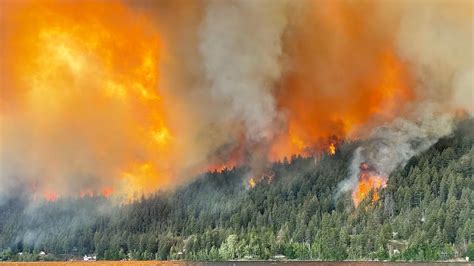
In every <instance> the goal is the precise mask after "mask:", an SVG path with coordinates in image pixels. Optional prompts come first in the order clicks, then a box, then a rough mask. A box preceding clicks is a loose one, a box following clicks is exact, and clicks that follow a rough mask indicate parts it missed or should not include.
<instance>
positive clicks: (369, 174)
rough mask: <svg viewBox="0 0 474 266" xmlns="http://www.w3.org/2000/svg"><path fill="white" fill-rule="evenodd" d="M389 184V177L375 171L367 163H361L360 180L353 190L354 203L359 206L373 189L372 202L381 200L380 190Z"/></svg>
mask: <svg viewBox="0 0 474 266" xmlns="http://www.w3.org/2000/svg"><path fill="white" fill-rule="evenodd" d="M386 186H387V177H385V176H381V175H378V174H376V173H375V171H374V170H373V169H372V168H371V167H370V166H369V165H368V164H367V163H362V164H361V165H360V172H359V182H358V184H357V186H356V188H355V189H354V191H353V192H352V200H353V202H354V205H355V206H356V207H357V206H359V204H360V202H361V201H362V200H364V199H365V198H366V197H367V196H368V195H369V192H370V191H372V199H371V200H372V202H376V201H378V200H379V198H380V196H379V194H378V190H380V189H381V188H384V187H386Z"/></svg>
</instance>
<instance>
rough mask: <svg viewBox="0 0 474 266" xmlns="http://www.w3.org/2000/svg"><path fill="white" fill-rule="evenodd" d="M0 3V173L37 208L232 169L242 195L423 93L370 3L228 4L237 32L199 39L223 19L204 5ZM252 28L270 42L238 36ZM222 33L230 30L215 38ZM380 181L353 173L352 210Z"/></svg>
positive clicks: (364, 131)
mask: <svg viewBox="0 0 474 266" xmlns="http://www.w3.org/2000/svg"><path fill="white" fill-rule="evenodd" d="M180 3H181V4H180ZM240 4H241V3H240V2H238V1H237V3H236V5H240ZM0 5H1V8H2V9H5V10H6V12H2V16H0V27H1V31H0V48H1V49H0V67H1V68H2V75H0V82H1V86H2V88H1V89H2V90H1V94H0V123H1V125H2V130H1V131H0V134H1V135H0V138H1V142H0V145H1V147H0V152H1V154H0V156H1V160H2V162H1V163H2V164H1V165H0V168H1V170H2V171H0V172H1V173H0V177H1V178H4V179H13V178H17V177H19V176H20V177H21V178H22V180H21V181H22V182H18V183H19V184H20V185H19V186H23V185H25V184H27V186H31V187H32V188H31V189H29V191H34V192H35V195H43V197H44V198H47V199H49V200H55V199H56V198H58V197H61V196H70V195H73V196H81V195H83V196H85V195H103V196H106V197H109V196H110V195H115V194H118V195H121V194H125V195H127V196H130V195H134V194H136V193H150V192H154V191H156V190H157V189H162V188H163V189H166V188H170V187H172V186H175V185H180V184H181V183H183V182H184V181H185V180H188V179H187V178H191V177H193V176H196V175H197V174H199V173H202V172H206V171H223V170H224V169H226V168H227V169H231V168H232V167H234V166H240V165H243V164H246V165H248V166H249V168H251V169H250V173H249V174H250V175H251V176H253V177H254V178H255V179H251V180H249V186H250V187H252V182H253V183H255V182H261V180H262V177H261V176H262V174H263V173H264V171H265V170H264V169H265V168H266V167H268V162H269V161H270V162H271V161H276V160H281V159H283V158H284V157H290V156H292V155H295V154H298V155H302V156H312V155H314V156H316V157H317V156H320V155H323V154H328V155H330V156H331V158H332V159H339V158H337V157H338V156H333V155H336V154H338V149H339V148H340V147H342V146H343V145H344V144H343V143H344V141H345V140H346V139H365V138H367V137H368V136H369V132H370V131H371V130H372V129H373V128H374V127H377V126H378V125H381V124H384V123H386V122H390V121H393V120H394V119H395V118H397V117H399V116H405V115H406V114H408V113H409V112H411V110H409V109H411V108H412V107H416V102H417V101H419V100H424V98H422V97H425V96H424V93H423V92H424V91H422V90H423V89H424V87H423V86H419V85H420V84H418V83H419V82H421V81H420V80H419V78H418V77H417V73H415V71H412V70H413V69H412V67H413V66H412V65H409V64H408V63H405V62H407V61H406V58H405V57H404V56H406V55H404V54H402V53H400V51H399V50H400V47H399V44H398V43H397V42H396V41H395V39H396V38H397V36H395V35H394V34H393V32H395V30H393V31H390V30H389V29H391V27H392V24H391V21H388V20H391V19H393V20H396V19H397V18H395V17H393V18H391V19H387V21H385V17H384V16H380V17H377V18H376V19H375V18H373V17H371V16H367V11H374V12H375V8H376V7H377V6H376V5H378V4H377V3H375V2H367V3H363V4H362V5H359V4H355V3H352V2H351V1H321V2H319V1H318V2H316V1H313V2H312V1H308V2H305V3H304V5H305V7H307V8H305V9H304V12H301V13H299V12H298V17H297V18H296V17H295V16H294V15H292V14H291V13H292V12H280V11H281V10H280V9H279V8H274V9H273V8H269V9H268V12H260V11H259V12H253V11H252V10H251V8H253V5H249V6H246V7H245V8H242V10H240V8H236V9H235V10H234V9H233V8H229V9H227V8H224V9H225V10H226V11H228V12H231V13H232V12H234V11H236V10H237V9H238V12H237V13H236V14H238V15H236V16H235V18H234V17H233V19H235V23H234V22H232V23H229V24H226V25H222V27H221V26H218V27H207V28H206V27H205V26H206V25H207V26H210V25H214V26H215V25H221V24H219V22H222V21H219V20H220V19H224V20H225V21H227V20H226V19H227V18H226V16H219V15H218V14H217V13H219V12H207V11H209V10H207V9H209V8H211V7H212V6H214V4H212V5H211V4H210V5H202V4H201V2H196V3H193V4H189V3H186V5H183V4H182V2H180V1H176V2H174V1H169V2H168V1H164V2H163V3H162V1H158V2H153V3H148V2H147V1H106V2H104V1H96V0H87V1H81V2H76V1H55V0H52V1H49V0H48V1H42V0H40V1H28V0H27V1H6V2H5V1H4V2H1V3H0ZM216 5H220V4H216ZM222 5H225V4H222ZM302 5H303V4H302ZM143 7H147V8H143ZM275 7H276V6H275ZM249 8H250V9H249ZM259 8H262V7H259ZM282 8H283V7H282ZM284 8H286V7H284ZM263 9H264V10H265V8H263ZM206 10H207V11H206ZM219 10H220V9H219ZM211 11H212V10H211ZM265 11H267V10H265ZM270 11H271V12H270ZM285 11H286V10H285ZM301 11H303V10H301ZM173 12H174V13H173ZM240 12H242V13H240ZM245 12H249V13H251V14H249V15H251V16H255V18H254V17H252V20H250V19H249V20H248V21H246V17H245V15H246V13H245ZM273 12H276V13H275V14H273ZM178 13H179V14H180V15H184V16H176V17H179V19H176V18H174V15H176V14H178ZM170 14H171V15H170ZM260 14H261V15H262V16H260ZM211 15H212V16H211ZM274 15H275V16H274ZM267 16H268V17H267ZM281 16H284V17H281ZM253 19H255V23H262V24H261V25H259V26H261V29H260V28H259V29H260V30H262V33H267V32H266V31H267V28H266V27H268V31H269V34H268V36H267V35H266V34H263V35H262V36H258V37H259V38H256V39H255V40H253V39H251V38H248V40H246V39H244V41H240V37H241V36H242V34H240V32H237V31H239V30H240V29H241V28H243V29H245V30H247V26H246V25H247V24H246V23H247V22H249V21H250V22H253ZM214 20H215V21H214ZM379 20H381V21H385V22H387V23H388V22H390V23H388V24H390V25H389V26H387V27H379V26H380V25H378V24H377V23H375V22H377V21H379ZM274 21H277V22H278V23H281V25H280V26H281V27H282V29H280V30H278V32H277V33H275V32H273V31H274V29H275V27H274V23H273V22H274ZM204 22H206V23H204ZM244 22H245V23H244ZM290 22H291V23H290ZM195 25H201V26H198V27H196V26H195ZM234 26H236V27H234ZM237 26H239V27H237ZM240 26H243V27H240ZM225 27H231V28H230V29H225ZM283 27H284V28H285V29H283ZM222 29H225V30H224V31H223V32H229V31H235V32H231V33H232V34H230V35H231V36H226V37H229V38H227V39H225V38H220V35H221V32H220V30H222ZM361 29H365V30H361ZM206 30H215V31H217V32H213V33H215V34H210V35H209V36H208V35H206V34H209V32H206ZM280 32H281V33H280ZM322 36H324V37H322ZM214 37H216V38H217V39H216V40H214ZM260 37H261V38H262V39H260ZM233 38H237V39H236V40H238V41H236V40H234V39H233ZM267 38H268V40H269V41H268V42H266V41H267ZM224 39H225V41H224ZM216 41H219V42H222V43H220V44H222V46H221V45H218V46H216V47H217V48H219V49H214V48H216V47H214V46H213V45H214V44H215V42H216ZM239 42H245V45H243V47H240V45H239V48H243V49H244V53H246V54H245V56H241V54H239V53H238V52H236V50H235V49H234V48H236V47H234V46H233V45H234V44H235V43H239ZM275 42H278V45H277V44H275ZM265 45H270V46H271V47H272V49H269V51H272V52H271V53H270V54H268V55H266V54H265V56H264V57H263V58H264V60H260V59H258V58H256V57H255V54H264V53H263V52H264V51H265V50H266V48H267V47H265ZM208 46H209V47H208ZM204 48H206V49H204ZM203 50H204V51H205V52H207V53H206V54H203ZM232 53H234V54H232ZM275 56H278V57H279V58H278V60H276V59H275V58H274V57H275ZM280 57H281V58H280ZM237 58H239V59H242V60H237ZM280 59H281V60H280ZM214 60H216V62H214ZM234 61H235V62H234ZM256 61H258V62H256ZM227 64H236V65H235V66H236V67H232V68H229V69H220V68H225V67H223V66H225V65H227ZM238 64H242V65H238ZM436 69H438V68H436ZM440 69H442V68H440ZM232 72H238V73H232ZM234 74H235V75H234ZM446 76H447V77H448V76H452V75H451V74H446ZM221 78H222V79H221ZM217 81H219V82H217ZM227 82H230V83H232V84H228V83H227ZM247 83H251V84H253V85H255V86H249V84H247ZM446 84H447V83H446ZM446 84H443V86H444V85H446ZM228 85H229V86H228ZM228 87H230V88H231V89H232V90H231V91H229V90H228ZM418 87H420V88H418ZM422 87H423V89H422ZM247 88H253V90H255V93H253V92H254V91H249V90H246V89H247ZM414 88H416V91H415V89H414ZM259 90H262V91H259ZM418 90H420V92H419V91H418ZM426 95H428V94H426ZM250 100H251V101H250ZM419 102H421V101H419ZM231 103H232V104H231ZM249 103H251V104H249ZM253 124H255V128H253V130H250V129H251V128H252V126H253ZM260 133H261V134H260ZM256 135H258V136H256ZM342 150H343V149H340V151H341V153H342ZM377 170H384V169H377ZM272 178H273V177H270V176H268V180H272ZM23 179H24V180H23ZM386 179H387V178H386V177H384V176H380V175H379V174H378V173H377V172H375V171H366V170H361V172H360V177H359V184H358V186H357V188H356V190H355V191H354V193H353V199H354V203H355V205H356V206H357V205H358V204H359V203H360V201H361V200H363V199H364V198H365V197H367V195H368V193H369V191H370V190H375V191H374V193H373V195H374V196H373V200H377V198H378V194H377V189H379V188H382V187H384V186H385V183H386ZM252 180H253V181H252ZM27 189H28V188H27Z"/></svg>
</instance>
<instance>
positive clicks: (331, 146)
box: [328, 143, 336, 155]
mask: <svg viewBox="0 0 474 266" xmlns="http://www.w3.org/2000/svg"><path fill="white" fill-rule="evenodd" d="M328 153H329V155H334V154H336V145H334V143H331V144H329V147H328Z"/></svg>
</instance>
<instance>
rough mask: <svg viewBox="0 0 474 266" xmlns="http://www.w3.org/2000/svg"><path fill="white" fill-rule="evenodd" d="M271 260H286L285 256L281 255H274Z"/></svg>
mask: <svg viewBox="0 0 474 266" xmlns="http://www.w3.org/2000/svg"><path fill="white" fill-rule="evenodd" d="M273 258H274V259H276V260H284V259H286V256H285V255H283V254H276V255H275V256H273Z"/></svg>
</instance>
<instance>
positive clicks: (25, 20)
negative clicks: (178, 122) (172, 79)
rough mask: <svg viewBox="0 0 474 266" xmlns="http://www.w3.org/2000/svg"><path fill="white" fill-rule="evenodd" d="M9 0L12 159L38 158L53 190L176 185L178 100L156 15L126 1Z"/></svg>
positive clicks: (6, 116) (19, 163) (7, 101)
mask: <svg viewBox="0 0 474 266" xmlns="http://www.w3.org/2000/svg"><path fill="white" fill-rule="evenodd" d="M2 7H3V8H5V9H6V12H4V11H2V14H6V15H5V17H3V18H2V20H3V22H5V23H4V24H3V26H2V34H1V42H2V43H3V44H2V48H4V49H2V62H1V66H2V72H3V69H4V68H5V69H6V70H8V73H6V75H2V80H1V82H2V84H1V86H2V89H1V96H0V97H1V98H0V106H1V108H0V112H1V113H0V118H1V123H2V132H1V138H2V147H1V150H2V163H5V164H6V165H7V164H8V163H7V160H8V159H9V158H7V157H11V158H14V159H15V161H14V162H13V163H11V164H8V165H7V167H18V168H28V171H29V172H28V174H25V175H28V176H30V179H32V180H29V181H30V182H31V183H34V184H36V188H37V189H38V190H39V191H43V192H44V195H45V197H46V198H47V199H49V200H53V199H55V198H56V197H57V196H61V195H71V194H76V195H78V194H79V193H80V191H88V193H94V194H103V195H106V196H108V195H110V194H111V193H112V191H120V192H125V193H127V194H130V193H134V192H139V193H140V192H151V191H154V190H156V189H158V188H160V187H166V186H168V185H170V183H172V179H171V176H172V170H171V168H172V167H171V164H170V161H172V158H173V157H174V156H175V154H176V153H177V152H176V150H175V149H174V146H173V145H174V144H173V129H172V128H170V127H169V126H168V120H169V116H168V114H169V113H170V112H172V110H169V109H168V108H167V107H166V106H164V105H163V103H162V97H163V95H162V93H161V90H160V88H159V87H158V80H159V78H160V77H159V73H160V71H159V69H158V65H159V60H160V57H161V53H162V50H161V40H160V39H159V33H158V32H156V29H155V28H154V27H153V25H152V24H151V23H150V22H149V20H148V18H146V17H143V16H141V15H139V14H137V13H135V12H134V11H133V10H131V9H130V8H129V7H127V6H125V5H123V4H122V3H121V2H119V1H106V2H103V1H80V2H75V1H67V2H66V1H31V2H20V3H17V2H15V1H6V2H4V3H2ZM16 170H17V172H18V173H22V172H27V171H23V169H16ZM10 172H15V170H10ZM18 175H20V174H18ZM11 178H14V176H12V177H11ZM51 191H54V192H51ZM40 193H41V192H40ZM53 195H54V196H53Z"/></svg>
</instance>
